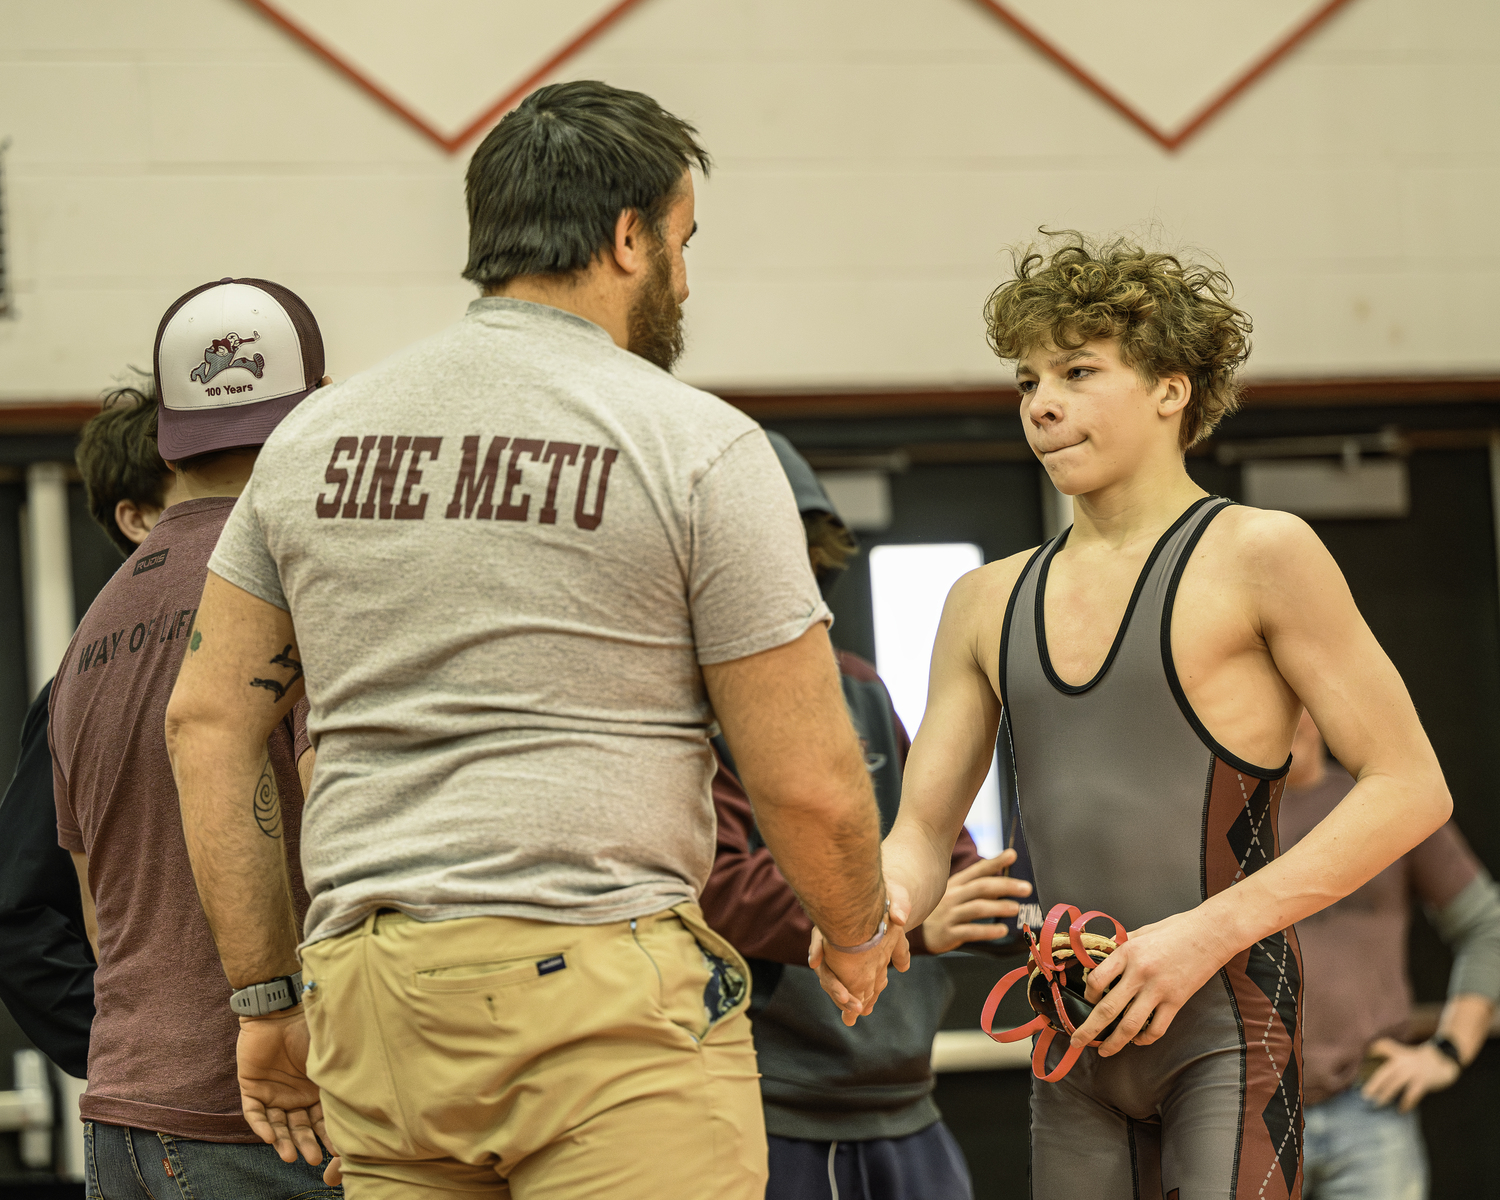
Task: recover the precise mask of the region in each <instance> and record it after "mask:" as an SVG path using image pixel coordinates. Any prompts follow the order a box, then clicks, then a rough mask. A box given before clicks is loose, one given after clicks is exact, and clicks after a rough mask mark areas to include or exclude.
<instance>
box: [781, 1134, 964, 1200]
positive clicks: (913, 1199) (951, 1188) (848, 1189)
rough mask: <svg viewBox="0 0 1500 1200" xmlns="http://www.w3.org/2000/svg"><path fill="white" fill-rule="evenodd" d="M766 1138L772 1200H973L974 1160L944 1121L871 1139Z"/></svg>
mask: <svg viewBox="0 0 1500 1200" xmlns="http://www.w3.org/2000/svg"><path fill="white" fill-rule="evenodd" d="M766 1141H767V1142H768V1143H770V1158H771V1178H770V1182H769V1183H767V1185H766V1197H767V1200H973V1196H974V1188H973V1185H972V1184H971V1183H970V1182H969V1164H968V1163H966V1162H965V1161H964V1154H963V1151H962V1150H960V1149H959V1148H958V1143H957V1142H956V1141H954V1140H953V1135H952V1134H951V1133H949V1132H948V1127H947V1126H946V1125H944V1124H943V1123H942V1122H941V1121H939V1122H938V1123H937V1124H936V1125H929V1126H928V1127H927V1128H926V1129H924V1130H922V1131H921V1132H920V1133H914V1134H911V1135H910V1136H909V1137H902V1138H876V1139H874V1140H872V1141H868V1142H805V1141H802V1140H800V1139H797V1138H783V1137H774V1136H773V1137H769V1138H767V1139H766Z"/></svg>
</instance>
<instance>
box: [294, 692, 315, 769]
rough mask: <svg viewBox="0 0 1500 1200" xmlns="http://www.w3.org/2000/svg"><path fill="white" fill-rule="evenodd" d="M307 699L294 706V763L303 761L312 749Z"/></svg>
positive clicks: (304, 697) (303, 698)
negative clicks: (309, 735) (308, 732)
mask: <svg viewBox="0 0 1500 1200" xmlns="http://www.w3.org/2000/svg"><path fill="white" fill-rule="evenodd" d="M307 713H308V703H307V697H306V696H305V695H304V696H303V697H302V699H300V700H298V701H297V703H296V704H294V705H292V714H291V715H292V761H293V762H294V763H298V762H301V761H302V756H303V755H304V754H306V753H307V752H308V751H309V750H311V749H312V740H311V739H310V738H309V737H308V736H307Z"/></svg>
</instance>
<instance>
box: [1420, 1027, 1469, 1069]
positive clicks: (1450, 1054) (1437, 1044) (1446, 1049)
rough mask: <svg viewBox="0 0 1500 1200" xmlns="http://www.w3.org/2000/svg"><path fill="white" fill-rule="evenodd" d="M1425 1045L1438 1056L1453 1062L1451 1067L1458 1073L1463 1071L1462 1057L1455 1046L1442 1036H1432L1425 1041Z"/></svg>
mask: <svg viewBox="0 0 1500 1200" xmlns="http://www.w3.org/2000/svg"><path fill="white" fill-rule="evenodd" d="M1427 1044H1428V1045H1429V1046H1431V1047H1432V1048H1433V1049H1434V1050H1436V1051H1437V1052H1438V1053H1439V1054H1441V1055H1443V1056H1444V1057H1445V1058H1451V1059H1452V1060H1453V1065H1454V1066H1455V1067H1457V1068H1458V1069H1459V1070H1460V1071H1462V1070H1463V1069H1464V1060H1463V1056H1462V1055H1461V1054H1459V1052H1458V1047H1457V1046H1455V1045H1454V1044H1453V1043H1452V1041H1450V1040H1449V1039H1448V1038H1447V1037H1445V1036H1444V1035H1443V1034H1441V1033H1438V1034H1434V1035H1433V1036H1432V1037H1430V1038H1428V1039H1427Z"/></svg>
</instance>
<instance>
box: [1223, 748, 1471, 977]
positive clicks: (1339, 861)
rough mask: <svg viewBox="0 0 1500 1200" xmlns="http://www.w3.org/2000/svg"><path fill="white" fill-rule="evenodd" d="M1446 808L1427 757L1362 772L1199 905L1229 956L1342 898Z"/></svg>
mask: <svg viewBox="0 0 1500 1200" xmlns="http://www.w3.org/2000/svg"><path fill="white" fill-rule="evenodd" d="M1451 811H1452V801H1451V799H1450V798H1449V796H1448V790H1447V787H1446V785H1445V784H1444V782H1443V778H1442V774H1441V772H1440V771H1439V770H1438V769H1437V766H1436V763H1435V762H1434V763H1433V764H1432V765H1431V767H1430V769H1429V768H1427V766H1426V765H1425V764H1422V765H1420V766H1419V767H1417V768H1415V769H1413V770H1412V771H1410V772H1409V773H1405V774H1394V773H1390V774H1387V773H1375V772H1371V773H1368V774H1365V775H1362V776H1361V778H1360V780H1359V782H1358V783H1357V784H1356V785H1355V786H1354V788H1353V789H1352V790H1351V791H1350V792H1349V794H1348V795H1347V796H1346V797H1345V798H1344V799H1343V801H1342V802H1340V804H1339V805H1338V806H1337V807H1336V808H1335V809H1334V810H1333V812H1331V813H1330V814H1329V815H1328V816H1327V817H1325V818H1324V819H1323V820H1322V821H1321V822H1319V823H1318V825H1317V826H1315V827H1314V828H1313V830H1312V831H1311V832H1310V833H1309V834H1308V835H1307V836H1306V837H1305V838H1303V839H1302V840H1301V841H1300V842H1298V843H1297V845H1295V846H1293V847H1292V848H1291V849H1290V850H1288V851H1287V852H1286V853H1284V854H1282V855H1281V856H1280V857H1279V858H1277V859H1276V860H1275V861H1274V862H1272V863H1269V864H1268V865H1266V866H1265V867H1262V868H1261V869H1260V870H1258V871H1256V872H1255V873H1254V874H1253V875H1250V876H1249V877H1248V878H1246V879H1243V880H1241V881H1240V882H1239V883H1237V884H1236V885H1234V886H1233V887H1231V888H1228V889H1226V890H1225V891H1222V892H1220V893H1218V894H1217V895H1215V896H1211V897H1210V898H1209V899H1208V900H1206V901H1205V902H1204V903H1203V904H1202V905H1200V906H1199V908H1198V910H1197V913H1198V915H1199V917H1200V918H1201V919H1202V922H1203V925H1204V929H1205V932H1206V935H1207V936H1210V937H1212V938H1213V939H1215V940H1217V941H1219V942H1220V943H1221V944H1222V946H1223V948H1224V950H1225V953H1224V961H1228V959H1229V958H1232V957H1233V956H1234V955H1235V954H1237V953H1239V952H1240V951H1241V950H1243V949H1245V947H1247V946H1250V945H1253V944H1254V943H1256V942H1258V941H1260V940H1261V939H1262V938H1264V937H1267V936H1269V935H1270V934H1272V933H1275V932H1277V931H1279V930H1282V929H1285V928H1287V927H1288V926H1290V925H1294V924H1295V923H1296V922H1298V921H1300V920H1302V919H1303V918H1305V917H1307V916H1310V915H1311V914H1313V913H1315V912H1319V911H1321V910H1322V909H1324V908H1327V907H1328V906H1329V905H1330V904H1333V903H1334V902H1335V901H1338V900H1341V899H1343V898H1344V897H1345V896H1347V895H1349V893H1351V892H1352V891H1354V890H1355V889H1356V888H1358V887H1359V886H1361V885H1362V884H1364V883H1365V882H1367V881H1368V880H1370V879H1372V878H1374V876H1376V875H1377V874H1379V873H1380V872H1381V871H1383V870H1384V869H1385V868H1386V867H1388V866H1389V865H1390V864H1391V863H1393V862H1395V861H1396V859H1398V858H1400V857H1401V856H1402V855H1403V854H1405V853H1406V852H1407V851H1408V850H1410V849H1411V848H1412V847H1413V846H1415V845H1417V844H1418V843H1420V842H1422V841H1423V840H1424V839H1426V838H1427V837H1428V836H1429V835H1430V834H1431V833H1432V832H1433V831H1434V830H1436V829H1437V828H1438V827H1439V826H1440V825H1442V824H1443V822H1444V821H1446V820H1447V819H1448V816H1449V814H1450V812H1451Z"/></svg>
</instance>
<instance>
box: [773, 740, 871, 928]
mask: <svg viewBox="0 0 1500 1200" xmlns="http://www.w3.org/2000/svg"><path fill="white" fill-rule="evenodd" d="M850 757H851V758H852V757H853V756H852V755H851V756H850ZM857 771H858V774H855V773H854V772H853V771H851V770H849V769H848V766H847V765H846V766H845V769H844V770H842V771H840V772H838V773H837V775H836V776H835V777H836V778H837V777H839V776H842V777H843V783H844V786H843V787H840V788H838V789H837V791H836V792H835V793H834V794H832V795H829V796H827V797H815V798H805V799H804V798H796V799H790V800H783V799H778V800H775V801H766V800H761V799H759V798H757V800H756V801H755V818H756V824H757V825H759V827H760V832H761V836H762V837H763V838H765V842H766V848H767V849H768V850H770V852H771V856H772V857H773V858H774V859H775V860H776V865H777V866H778V867H779V868H780V869H781V874H782V875H783V876H784V877H785V879H786V881H787V883H788V884H789V885H790V886H791V888H792V890H793V891H794V892H796V894H797V898H798V899H799V900H800V901H801V902H802V905H803V907H804V908H806V910H807V913H808V916H809V917H811V918H812V921H813V924H815V925H816V926H817V927H818V928H819V929H821V930H822V931H823V933H824V935H825V936H826V937H828V938H829V939H831V940H832V941H833V943H834V944H836V945H845V946H849V945H857V944H858V943H860V942H863V941H864V940H865V939H866V938H868V937H869V936H870V935H871V934H872V933H874V932H875V928H876V926H877V925H878V924H879V922H880V920H881V917H882V910H883V908H884V903H885V885H884V882H883V880H882V878H881V872H880V818H879V813H878V810H877V809H876V807H875V800H874V796H873V794H872V793H871V790H870V782H869V776H868V774H867V773H866V772H865V770H864V764H863V763H858V765H857Z"/></svg>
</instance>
